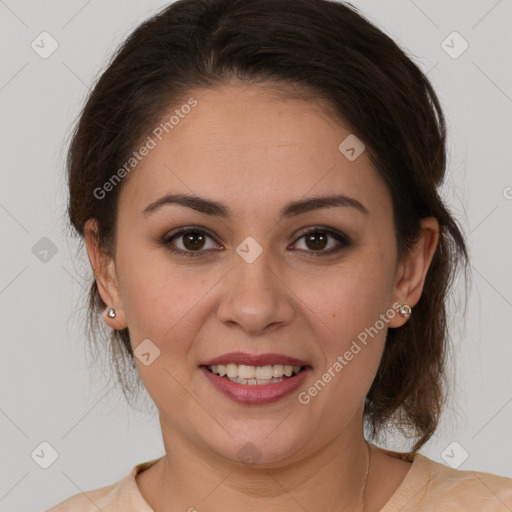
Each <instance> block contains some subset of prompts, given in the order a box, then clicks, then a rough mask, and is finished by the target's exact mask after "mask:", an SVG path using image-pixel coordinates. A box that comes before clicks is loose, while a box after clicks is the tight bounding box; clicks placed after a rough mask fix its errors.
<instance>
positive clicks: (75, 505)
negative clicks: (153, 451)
mask: <svg viewBox="0 0 512 512" xmlns="http://www.w3.org/2000/svg"><path fill="white" fill-rule="evenodd" d="M158 460H159V459H154V460H151V461H148V462H143V463H141V464H138V465H137V466H135V467H134V468H132V470H131V471H130V473H129V474H128V475H126V476H125V477H124V478H122V479H121V480H119V481H118V482H116V483H114V484H112V485H108V486H106V487H101V488H99V489H94V490H91V491H86V492H81V493H78V494H75V495H73V496H71V497H69V498H67V499H66V500H64V501H62V502H60V503H58V504H57V505H55V506H54V507H52V508H50V509H48V510H45V512H98V510H101V511H102V512H118V511H119V510H123V512H135V511H136V512H153V511H152V509H151V508H150V507H149V505H148V504H147V502H146V501H145V500H144V498H143V497H142V495H141V494H140V492H139V489H138V487H137V483H136V480H135V476H136V475H137V473H139V472H140V471H143V470H144V469H146V468H148V467H149V466H151V465H152V464H154V463H155V462H156V461H158Z"/></svg>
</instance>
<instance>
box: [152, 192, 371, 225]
mask: <svg viewBox="0 0 512 512" xmlns="http://www.w3.org/2000/svg"><path fill="white" fill-rule="evenodd" d="M166 204H178V205H181V206H185V207H187V208H192V209H193V210H196V211H198V212H200V213H204V214H206V215H214V216H217V217H223V218H228V217H230V216H231V214H230V210H229V208H228V207H227V206H226V205H224V204H222V203H219V202H217V201H212V200H211V199H205V198H202V197H199V196H195V195H190V194H168V195H166V196H164V197H161V198H160V199H157V200H156V201H154V202H153V203H151V204H149V205H148V206H146V208H144V210H143V211H142V213H143V214H144V215H145V216H146V215H149V214H151V213H153V212H155V211H157V210H159V209H160V208H161V207H162V206H164V205H166ZM333 206H344V207H352V208H355V209H357V210H359V211H360V212H362V213H365V214H368V210H367V209H366V208H365V207H364V206H363V204H361V203H360V202H359V201H358V200H357V199H354V198H353V197H348V196H344V195H330V196H321V197H312V198H307V199H300V200H297V201H292V202H291V203H288V204H287V205H286V206H285V207H284V208H282V210H281V214H280V215H281V219H284V218H286V217H294V216H296V215H301V214H303V213H307V212H310V211H313V210H319V209H321V208H328V207H333Z"/></svg>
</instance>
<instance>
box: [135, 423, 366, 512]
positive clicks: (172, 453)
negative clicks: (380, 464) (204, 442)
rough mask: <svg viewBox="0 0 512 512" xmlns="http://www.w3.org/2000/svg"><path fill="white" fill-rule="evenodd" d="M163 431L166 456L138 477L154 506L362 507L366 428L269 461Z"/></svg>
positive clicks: (161, 511)
mask: <svg viewBox="0 0 512 512" xmlns="http://www.w3.org/2000/svg"><path fill="white" fill-rule="evenodd" d="M162 427H164V425H162ZM162 432H164V433H165V434H164V444H165V447H166V455H165V457H164V458H163V459H161V460H160V461H159V462H158V463H156V464H155V465H154V466H152V467H151V468H149V470H147V471H146V472H143V473H142V474H141V475H140V477H139V478H138V485H139V488H140V489H141V492H142V494H143V496H144V497H145V498H146V500H147V501H148V503H149V504H150V506H151V507H152V508H153V509H154V510H155V511H156V512H171V511H174V510H191V511H193V510H194V509H196V510H201V509H208V510H209V511H211V512H220V511H223V512H225V510H226V508H227V509H231V508H234V507H235V506H236V507H237V508H238V509H241V510H244V511H247V512H260V511H261V510H265V511H266V512H274V511H275V512H278V511H279V512H288V511H290V512H292V511H293V512H296V511H297V510H301V509H304V510H307V511H309V512H315V511H322V512H331V511H332V512H335V511H336V512H340V511H343V510H347V511H348V510H350V511H352V512H354V511H361V510H364V505H363V502H362V498H363V494H364V490H365V489H364V487H365V483H366V480H367V476H368V469H369V467H368V462H369V461H368V454H369V450H368V446H367V443H366V441H365V440H364V437H363V434H362V429H358V430H357V431H356V432H355V433H354V432H351V433H350V435H348V434H344V435H343V434H342V435H339V436H338V437H337V438H335V439H333V440H332V441H331V442H330V443H328V444H325V445H324V446H323V447H322V448H321V449H315V450H311V453H310V454H309V455H306V456H304V457H302V458H301V459H300V460H299V459H296V460H294V461H292V462H289V463H287V462H285V461H280V462H279V463H277V462H276V463H272V464H266V465H265V467H260V466H258V465H252V466H250V465H245V464H241V463H238V462H236V463H235V462H233V461H231V460H228V459H225V458H223V457H220V456H219V455H218V454H215V453H213V452H211V451H210V450H208V449H205V448H200V447H198V446H197V445H195V444H192V443H189V441H188V439H184V438H183V437H180V435H179V433H178V432H175V431H173V432H170V431H169V429H167V430H166V429H165V428H162ZM150 472H151V474H150ZM145 473H147V474H146V475H145Z"/></svg>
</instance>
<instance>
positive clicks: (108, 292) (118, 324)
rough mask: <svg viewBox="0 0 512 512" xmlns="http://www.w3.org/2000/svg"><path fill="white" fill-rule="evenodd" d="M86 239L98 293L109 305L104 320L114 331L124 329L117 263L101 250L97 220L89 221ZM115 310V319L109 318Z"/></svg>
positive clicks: (86, 227)
mask: <svg viewBox="0 0 512 512" xmlns="http://www.w3.org/2000/svg"><path fill="white" fill-rule="evenodd" d="M84 237H85V243H86V247H87V255H88V257H89V262H90V264H91V267H92V269H93V272H94V275H95V278H96V284H97V286H98V292H99V294H100V296H101V299H102V300H103V302H104V303H105V304H106V305H107V307H106V309H105V311H104V312H103V320H104V321H105V323H106V324H107V325H109V326H110V327H112V328H113V329H124V328H125V327H126V323H125V320H124V312H123V308H122V303H121V300H120V297H119V289H118V284H117V277H116V270H115V261H114V260H113V259H112V258H111V257H110V256H108V255H107V254H105V252H104V251H102V250H101V247H100V245H99V241H98V224H97V221H96V219H94V218H91V219H88V220H87V222H86V223H85V226H84ZM110 308H114V309H115V312H116V316H115V318H111V317H109V316H108V314H107V313H108V310H109V309H110Z"/></svg>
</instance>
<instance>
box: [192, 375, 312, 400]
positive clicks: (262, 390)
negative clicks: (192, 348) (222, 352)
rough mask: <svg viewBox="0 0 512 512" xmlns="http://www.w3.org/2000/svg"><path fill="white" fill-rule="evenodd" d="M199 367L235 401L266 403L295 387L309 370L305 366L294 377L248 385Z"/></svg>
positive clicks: (301, 381)
mask: <svg viewBox="0 0 512 512" xmlns="http://www.w3.org/2000/svg"><path fill="white" fill-rule="evenodd" d="M200 368H201V371H202V372H203V373H204V375H205V376H206V377H207V378H208V380H209V381H210V382H211V383H212V384H213V386H214V387H215V388H216V389H217V390H218V391H220V392H221V393H223V394H224V395H226V396H227V397H229V398H231V399H232V400H234V401H235V402H239V403H242V404H267V403H270V402H276V401H277V400H279V399H281V398H283V397H284V396H286V395H288V394H289V393H291V392H292V391H294V390H295V389H297V388H298V387H299V386H300V385H301V384H302V383H303V382H304V380H305V379H306V378H307V376H308V374H309V372H310V371H311V368H310V367H309V366H307V367H306V368H304V369H303V370H302V371H301V372H300V373H298V374H297V375H295V376H294V377H289V378H287V379H286V378H285V379H283V380H282V381H281V382H277V383H275V384H255V385H253V386H250V385H248V384H237V383H236V382H231V381H230V380H229V379H226V378H225V377H220V376H219V375H215V374H214V373H212V372H211V371H209V370H208V369H207V368H206V367H205V366H201V367H200Z"/></svg>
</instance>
